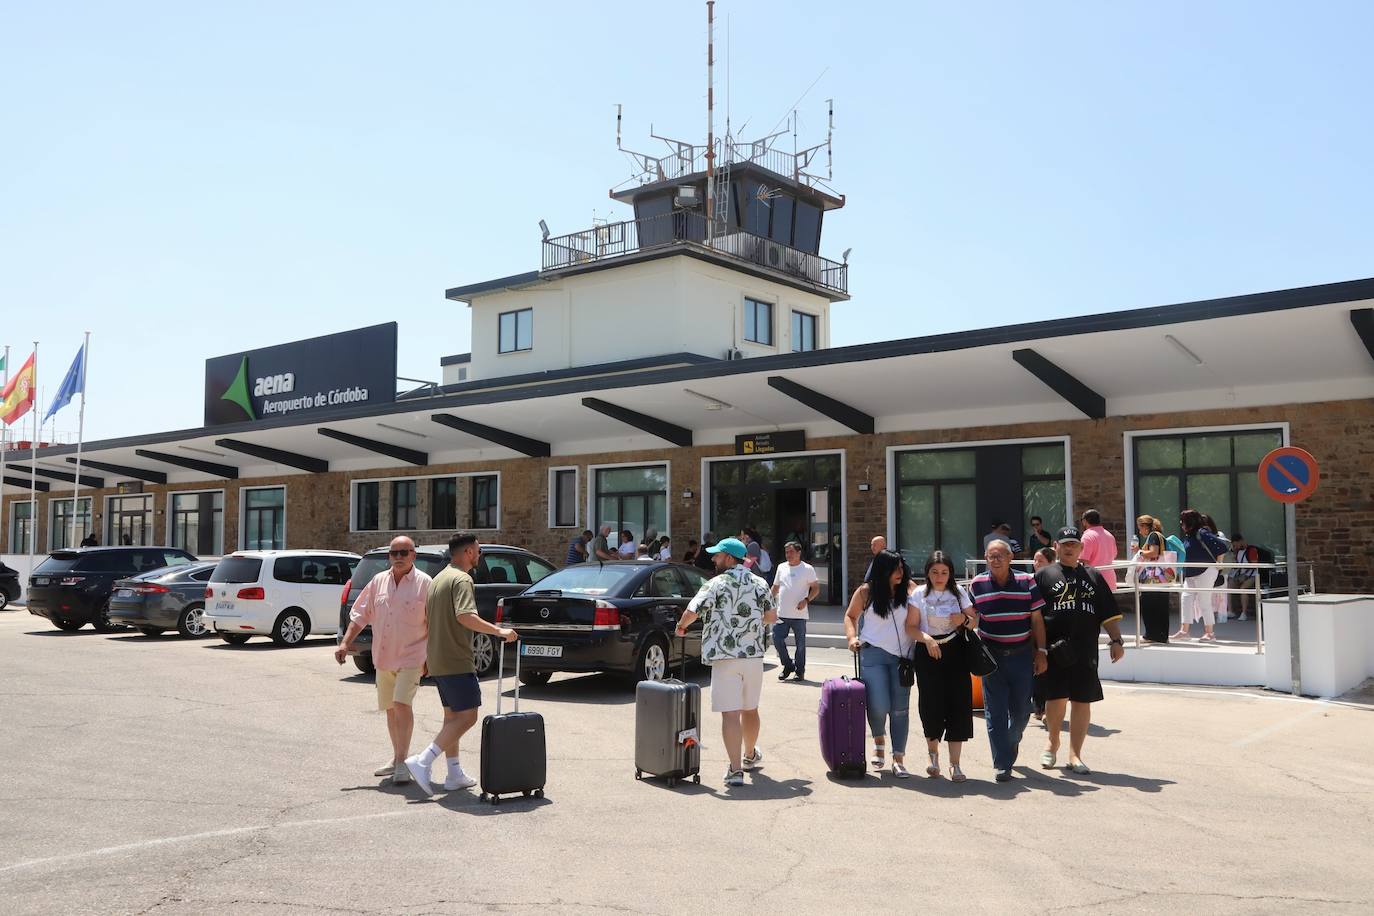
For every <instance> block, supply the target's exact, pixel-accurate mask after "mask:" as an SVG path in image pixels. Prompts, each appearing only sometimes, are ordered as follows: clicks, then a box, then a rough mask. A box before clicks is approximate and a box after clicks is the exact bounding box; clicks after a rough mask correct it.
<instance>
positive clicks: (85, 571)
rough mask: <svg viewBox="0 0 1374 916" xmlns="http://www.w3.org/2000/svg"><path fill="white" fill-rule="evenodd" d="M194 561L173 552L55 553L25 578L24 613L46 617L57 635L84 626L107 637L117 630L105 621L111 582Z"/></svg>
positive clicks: (170, 549)
mask: <svg viewBox="0 0 1374 916" xmlns="http://www.w3.org/2000/svg"><path fill="white" fill-rule="evenodd" d="M194 562H196V558H195V557H194V556H192V555H191V554H189V553H187V552H186V551H184V550H179V549H177V548H175V547H79V548H76V549H73V550H54V551H53V552H52V553H50V554H49V555H48V558H47V559H46V560H44V561H43V562H42V563H39V564H38V568H37V569H35V570H34V571H33V575H31V576H29V593H28V596H27V597H28V600H27V604H28V608H29V613H30V614H36V615H37V616H39V617H46V618H48V619H49V620H51V621H52V623H53V626H55V627H57V628H58V629H59V630H79V629H81V628H82V627H83V626H85V625H86V624H88V623H89V624H91V625H92V626H94V627H95V628H96V629H97V630H99V631H100V632H102V633H108V632H110V631H111V630H116V629H119V627H117V626H116V625H115V624H113V623H111V622H110V593H111V592H112V591H114V584H115V580H117V579H127V578H129V577H130V576H136V575H138V574H140V573H145V572H151V571H152V570H154V569H161V568H162V567H164V566H180V565H181V564H183V563H194Z"/></svg>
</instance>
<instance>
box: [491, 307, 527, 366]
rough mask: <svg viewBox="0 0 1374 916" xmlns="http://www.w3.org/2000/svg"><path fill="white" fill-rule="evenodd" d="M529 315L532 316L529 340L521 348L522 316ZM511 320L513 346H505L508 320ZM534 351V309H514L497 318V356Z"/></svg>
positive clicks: (502, 313)
mask: <svg viewBox="0 0 1374 916" xmlns="http://www.w3.org/2000/svg"><path fill="white" fill-rule="evenodd" d="M526 313H528V314H529V316H530V326H529V338H528V340H527V341H526V342H525V346H523V347H522V346H520V316H521V315H524V314H526ZM507 318H510V320H511V325H512V327H511V346H510V347H507V346H506V345H505V324H506V319H507ZM533 349H534V307H533V306H529V307H526V308H522V309H512V310H511V311H509V312H501V313H500V314H498V315H497V316H496V354H497V355H498V356H501V355H504V354H506V353H525V352H528V351H530V350H533Z"/></svg>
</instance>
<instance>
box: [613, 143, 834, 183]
mask: <svg viewBox="0 0 1374 916" xmlns="http://www.w3.org/2000/svg"><path fill="white" fill-rule="evenodd" d="M775 137H776V135H774V137H764V138H762V139H759V140H738V141H732V142H730V143H725V142H724V141H723V140H720V139H717V140H716V148H717V152H716V157H717V158H716V168H717V170H718V171H725V170H728V169H729V168H730V167H731V166H740V165H756V166H758V167H759V168H763V169H767V170H768V171H770V172H772V173H773V174H775V175H779V176H781V177H783V178H790V179H791V180H792V181H794V182H796V183H797V184H800V185H805V186H807V187H816V186H818V185H821V184H822V183H823V182H824V181H827V180H828V179H823V178H822V177H821V176H819V175H813V174H811V173H810V172H808V171H807V169H808V168H810V167H811V163H812V162H813V161H815V160H816V157H817V155H818V154H819V153H820V151H821V150H822V149H823V147H810V148H808V149H804V150H798V151H797V152H795V153H789V152H787V151H786V150H781V149H778V148H777V147H776V146H774V145H773V140H774V139H775ZM671 142H672V144H673V151H672V152H670V153H667V154H666V155H664V156H653V155H644V154H636V153H631V155H633V156H634V157H635V161H636V163H637V164H638V165H639V166H640V168H642V169H643V175H642V178H641V181H643V182H644V183H646V184H647V183H651V182H660V181H681V180H682V179H684V178H687V177H690V176H693V175H700V174H702V173H704V172H705V171H706V145H705V144H689V143H681V142H678V141H671Z"/></svg>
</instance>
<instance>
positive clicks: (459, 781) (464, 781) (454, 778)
mask: <svg viewBox="0 0 1374 916" xmlns="http://www.w3.org/2000/svg"><path fill="white" fill-rule="evenodd" d="M475 785H477V780H475V779H473V778H472V777H471V776H469V775H468V774H467V773H464V772H463V769H462V768H461V767H459V768H458V769H457V770H456V771H455V770H449V771H448V775H447V776H445V777H444V791H445V792H457V791H458V790H459V789H471V788H472V787H473V786H475Z"/></svg>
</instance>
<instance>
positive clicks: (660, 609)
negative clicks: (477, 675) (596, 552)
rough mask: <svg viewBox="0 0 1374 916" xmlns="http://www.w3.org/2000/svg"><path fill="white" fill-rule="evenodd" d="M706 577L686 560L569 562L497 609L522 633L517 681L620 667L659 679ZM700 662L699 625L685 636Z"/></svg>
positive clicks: (676, 657)
mask: <svg viewBox="0 0 1374 916" xmlns="http://www.w3.org/2000/svg"><path fill="white" fill-rule="evenodd" d="M705 581H706V576H705V575H704V574H703V573H702V571H701V570H699V569H697V568H696V567H694V566H687V565H685V564H683V563H670V562H658V561H655V562H648V561H644V560H626V561H623V562H612V563H578V564H575V565H573V566H565V567H564V568H563V569H560V570H559V571H558V572H556V573H554V574H553V575H551V576H549V577H548V578H547V579H545V580H544V581H542V582H540V583H539V584H538V585H535V586H532V587H530V588H528V589H526V590H525V591H523V592H521V593H520V594H519V595H517V596H515V597H514V598H507V599H505V600H504V601H503V602H501V603H500V604H499V605H498V606H497V612H496V617H497V622H498V623H499V624H500V625H501V626H506V627H513V628H514V629H515V630H516V631H517V632H519V633H520V636H521V639H522V643H521V647H520V682H521V683H523V684H531V685H536V686H537V685H541V684H547V683H548V681H549V678H550V677H552V675H553V673H554V672H555V671H617V672H624V673H626V674H629V675H631V676H632V677H633V678H634V680H635V681H642V680H661V679H662V678H664V677H666V676H667V675H668V671H669V668H670V667H673V666H675V665H676V664H677V663H679V662H680V661H681V660H682V654H683V650H682V648H681V645H682V643H681V641H680V640H679V639H678V638H677V637H675V636H674V635H673V631H674V629H675V628H676V627H677V621H678V618H679V617H681V616H682V612H683V611H685V610H686V609H687V603H688V602H689V601H691V600H692V598H693V597H694V596H695V595H696V593H697V592H698V591H699V590H700V589H701V586H702V583H704V582H705ZM686 653H687V659H688V660H689V661H691V660H696V661H700V660H701V625H700V624H699V623H698V624H694V625H693V626H692V629H691V630H690V631H689V633H688V636H687V640H686Z"/></svg>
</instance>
